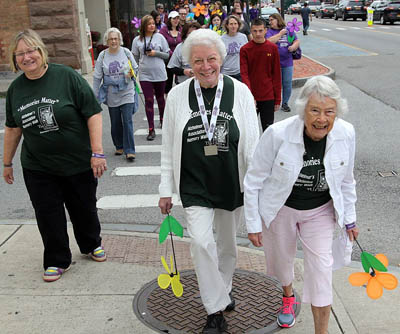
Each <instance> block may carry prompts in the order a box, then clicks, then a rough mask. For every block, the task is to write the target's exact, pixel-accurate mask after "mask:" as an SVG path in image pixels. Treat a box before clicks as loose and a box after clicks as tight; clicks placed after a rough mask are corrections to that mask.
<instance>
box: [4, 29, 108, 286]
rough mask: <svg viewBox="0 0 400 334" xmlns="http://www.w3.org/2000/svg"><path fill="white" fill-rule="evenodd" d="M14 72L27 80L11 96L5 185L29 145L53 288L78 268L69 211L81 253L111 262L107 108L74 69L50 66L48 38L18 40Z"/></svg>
mask: <svg viewBox="0 0 400 334" xmlns="http://www.w3.org/2000/svg"><path fill="white" fill-rule="evenodd" d="M10 50H11V55H10V64H11V68H12V69H13V70H14V71H15V72H17V71H18V70H20V71H22V72H23V74H22V75H20V76H19V77H18V78H17V79H15V80H14V81H13V82H12V84H11V85H10V87H9V89H8V91H7V98H6V127H5V133H4V155H3V164H4V170H3V177H4V180H5V182H6V183H8V184H13V183H14V172H13V164H12V160H13V158H14V155H15V152H16V150H17V148H18V145H19V142H20V140H21V137H22V136H23V137H24V139H23V143H22V149H21V164H22V169H23V175H24V180H25V185H26V188H27V190H28V193H29V196H30V199H31V201H32V205H33V208H34V210H35V215H36V220H37V224H38V227H39V232H40V234H41V236H42V240H43V244H44V260H43V266H44V270H45V272H44V274H43V279H44V280H45V281H46V282H53V281H56V280H58V279H59V278H60V277H61V275H62V274H63V273H64V272H65V271H67V270H68V269H69V268H70V264H71V251H70V248H69V242H68V233H67V220H66V215H65V209H64V206H65V207H66V208H67V211H68V213H69V217H70V219H71V222H72V225H73V228H74V234H75V238H76V241H77V243H78V246H79V248H80V251H81V252H82V253H83V254H88V255H89V256H90V257H91V258H92V259H93V260H95V261H99V262H101V261H105V260H106V254H105V252H104V249H103V247H102V246H101V237H100V222H99V218H98V216H97V209H96V188H97V178H99V177H101V176H102V174H103V173H104V171H106V170H107V165H106V160H105V156H104V154H103V146H102V141H101V136H102V118H101V114H100V112H101V107H100V105H99V104H98V103H97V101H96V98H95V96H94V94H93V91H92V89H91V88H90V86H89V85H88V83H87V82H86V81H85V80H84V79H83V78H82V77H81V76H80V75H79V74H78V73H77V72H76V71H74V70H73V69H71V68H69V67H66V66H64V65H58V64H49V63H48V56H47V55H48V53H47V50H46V47H45V45H44V43H43V41H42V40H41V38H40V36H39V35H38V34H37V33H36V32H34V31H33V30H30V29H28V30H25V31H23V32H20V33H19V34H17V36H16V37H15V38H14V40H13V41H12V43H11V46H10Z"/></svg>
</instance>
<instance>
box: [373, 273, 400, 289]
mask: <svg viewBox="0 0 400 334" xmlns="http://www.w3.org/2000/svg"><path fill="white" fill-rule="evenodd" d="M376 279H377V280H378V282H379V283H380V284H382V285H383V287H384V288H385V289H388V290H393V289H396V287H397V283H398V282H397V278H396V276H394V275H392V274H389V273H376Z"/></svg>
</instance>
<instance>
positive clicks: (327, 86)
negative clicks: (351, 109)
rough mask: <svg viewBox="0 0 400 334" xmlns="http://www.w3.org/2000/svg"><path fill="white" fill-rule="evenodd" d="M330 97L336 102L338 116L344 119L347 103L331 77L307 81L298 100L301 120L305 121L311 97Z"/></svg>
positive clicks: (319, 76)
mask: <svg viewBox="0 0 400 334" xmlns="http://www.w3.org/2000/svg"><path fill="white" fill-rule="evenodd" d="M314 94H316V95H317V96H319V97H322V98H325V97H329V98H331V99H332V100H335V102H336V116H337V117H342V116H343V115H344V114H345V113H347V111H348V106H347V101H346V99H344V98H342V96H341V93H340V89H339V87H338V86H337V85H336V83H335V82H334V81H333V80H332V79H331V78H329V77H327V76H324V75H317V76H315V77H312V78H310V79H308V80H307V82H306V83H305V85H304V86H303V88H302V89H301V91H300V94H299V96H298V97H297V99H296V102H295V103H296V110H297V113H298V114H299V116H300V118H302V119H304V112H305V110H306V106H307V103H308V100H309V99H310V97H311V95H314Z"/></svg>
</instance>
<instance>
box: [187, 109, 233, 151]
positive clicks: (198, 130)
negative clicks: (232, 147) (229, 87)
mask: <svg viewBox="0 0 400 334" xmlns="http://www.w3.org/2000/svg"><path fill="white" fill-rule="evenodd" d="M206 112H207V115H211V110H207V111H206ZM232 117H233V116H232V115H229V114H227V113H225V112H220V113H219V115H218V119H217V123H216V125H215V131H214V135H213V139H212V144H213V145H214V144H215V145H217V148H218V151H220V152H228V151H229V121H230V120H231V119H232ZM190 118H191V119H193V118H199V119H198V121H199V124H197V125H192V126H189V127H188V133H187V141H186V142H187V143H192V142H195V141H199V140H204V141H205V140H207V135H206V131H205V130H204V126H203V123H202V121H201V116H200V112H199V111H198V112H193V113H192V115H191V117H190Z"/></svg>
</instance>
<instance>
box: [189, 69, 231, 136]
mask: <svg viewBox="0 0 400 334" xmlns="http://www.w3.org/2000/svg"><path fill="white" fill-rule="evenodd" d="M223 88H224V77H223V75H222V74H220V75H219V78H218V86H217V91H216V93H215V99H214V105H213V108H212V113H211V120H210V123H208V118H207V112H206V107H205V105H204V100H203V93H202V92H201V88H200V84H199V81H198V80H197V79H195V80H194V89H195V92H196V98H197V104H198V105H199V109H200V115H201V120H202V121H203V126H204V130H206V134H207V137H208V140H209V142H210V143H211V140H212V138H213V136H214V131H215V125H216V124H217V118H218V115H219V105H220V104H221V97H222V89H223Z"/></svg>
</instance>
